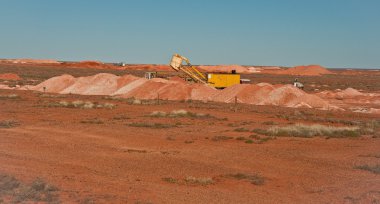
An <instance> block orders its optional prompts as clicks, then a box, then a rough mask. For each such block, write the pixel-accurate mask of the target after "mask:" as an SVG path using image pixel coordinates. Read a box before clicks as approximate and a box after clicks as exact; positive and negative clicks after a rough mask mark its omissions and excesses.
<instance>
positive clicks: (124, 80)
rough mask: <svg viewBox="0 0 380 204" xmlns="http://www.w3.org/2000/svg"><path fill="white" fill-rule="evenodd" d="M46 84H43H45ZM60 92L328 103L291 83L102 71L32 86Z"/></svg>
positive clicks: (280, 103) (287, 104) (279, 103)
mask: <svg viewBox="0 0 380 204" xmlns="http://www.w3.org/2000/svg"><path fill="white" fill-rule="evenodd" d="M44 87H45V88H44ZM31 89H32V90H37V91H47V92H54V93H61V94H68V93H72V94H82V95H116V96H120V97H123V98H130V97H135V98H138V99H156V98H157V97H159V98H160V99H165V100H201V101H216V102H223V103H233V102H234V101H235V97H237V100H238V102H239V103H247V104H255V105H275V106H285V107H307V108H321V109H327V108H328V107H329V104H328V103H327V102H326V101H325V100H323V99H321V98H320V97H318V96H316V95H312V94H307V93H305V92H304V91H302V90H300V89H298V88H296V87H294V86H292V85H271V84H268V83H260V84H257V85H256V84H237V85H234V86H231V87H228V88H226V89H223V90H216V89H214V88H212V87H209V86H207V85H204V84H189V83H186V82H184V81H179V80H176V79H174V80H166V79H161V78H155V79H151V80H147V79H145V78H139V77H135V76H131V75H124V76H121V77H120V76H116V75H113V74H106V73H101V74H97V75H94V76H88V77H79V78H74V77H73V76H70V75H62V76H58V77H53V78H51V79H48V80H46V81H44V82H42V83H41V84H39V85H37V86H34V87H32V88H31Z"/></svg>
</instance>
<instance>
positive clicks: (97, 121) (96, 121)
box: [80, 118, 104, 124]
mask: <svg viewBox="0 0 380 204" xmlns="http://www.w3.org/2000/svg"><path fill="white" fill-rule="evenodd" d="M80 122H81V123H84V124H104V121H103V120H101V119H99V118H89V119H86V120H82V121H80Z"/></svg>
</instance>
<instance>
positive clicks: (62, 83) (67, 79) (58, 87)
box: [29, 74, 76, 93]
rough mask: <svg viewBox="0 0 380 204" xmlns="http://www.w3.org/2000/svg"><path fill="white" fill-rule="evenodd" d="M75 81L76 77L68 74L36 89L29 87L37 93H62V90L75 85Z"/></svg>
mask: <svg viewBox="0 0 380 204" xmlns="http://www.w3.org/2000/svg"><path fill="white" fill-rule="evenodd" d="M75 81H76V78H75V77H73V76H71V75H68V74H64V75H62V76H57V77H53V78H50V79H48V80H46V81H44V82H42V83H40V84H38V85H36V86H34V87H29V89H31V90H36V91H46V92H51V93H61V91H62V90H64V89H65V88H67V87H69V86H71V85H73V84H74V83H75Z"/></svg>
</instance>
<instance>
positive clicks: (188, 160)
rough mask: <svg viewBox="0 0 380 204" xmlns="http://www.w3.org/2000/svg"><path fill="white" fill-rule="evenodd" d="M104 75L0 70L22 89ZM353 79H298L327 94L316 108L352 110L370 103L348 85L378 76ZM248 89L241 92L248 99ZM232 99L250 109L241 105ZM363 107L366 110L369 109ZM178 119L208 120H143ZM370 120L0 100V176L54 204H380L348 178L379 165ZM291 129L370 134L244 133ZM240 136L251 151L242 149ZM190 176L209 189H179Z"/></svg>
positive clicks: (217, 107)
mask: <svg viewBox="0 0 380 204" xmlns="http://www.w3.org/2000/svg"><path fill="white" fill-rule="evenodd" d="M154 66H155V65H150V66H146V67H144V68H142V70H144V71H145V70H146V68H151V67H154ZM139 67H140V66H139ZM140 68H141V67H140ZM105 70H107V69H81V68H74V67H72V68H65V67H61V66H55V67H50V66H37V67H30V66H27V65H17V66H14V65H0V72H1V73H17V74H18V75H20V76H21V77H22V78H23V80H22V81H21V82H23V83H29V82H33V85H36V84H38V83H40V82H42V81H44V80H46V79H48V78H51V77H54V76H59V75H62V74H63V73H69V74H70V75H73V76H75V77H84V76H92V75H94V74H96V73H99V72H105ZM128 71H131V72H128ZM132 71H133V72H132ZM135 71H136V70H123V71H121V70H116V69H115V70H113V69H111V70H108V72H110V73H113V74H117V75H118V76H124V75H125V74H131V73H136V75H139V76H140V77H141V75H142V74H143V73H144V71H136V72H135ZM334 72H336V71H334ZM337 72H338V71H337ZM363 73H364V74H363V75H357V76H354V75H345V76H341V75H339V74H337V75H322V76H308V77H305V78H302V79H303V80H305V81H307V82H308V86H309V87H311V84H313V85H315V88H318V89H323V90H324V91H328V92H323V93H322V95H324V96H323V97H325V98H326V100H332V101H337V102H339V101H341V102H342V103H343V102H344V103H349V104H353V105H355V102H356V101H357V99H360V100H364V101H360V103H366V101H367V100H368V101H369V102H371V101H370V99H371V100H372V99H373V96H370V95H366V94H364V95H361V94H358V93H357V92H356V91H355V90H353V89H346V88H347V87H348V85H349V86H350V87H353V88H355V89H358V90H363V89H365V90H370V91H371V92H376V91H377V92H378V91H379V87H380V86H379V81H380V80H378V77H379V76H380V75H374V74H368V72H363ZM248 76H249V77H252V79H255V81H254V82H255V83H259V82H268V83H271V84H284V83H287V82H288V81H290V82H289V83H291V81H292V79H293V77H292V76H287V75H266V74H261V75H256V74H255V75H248ZM112 77H113V76H111V78H112ZM73 78H74V77H70V76H67V81H69V82H70V81H71V82H73V80H72V79H73ZM88 79H92V81H91V80H89V81H91V82H89V83H96V81H97V78H96V77H92V78H91V77H89V78H88ZM33 80H35V81H33ZM134 80H139V79H137V78H135V77H133V76H130V75H126V76H124V77H120V78H117V80H116V82H115V83H114V84H113V83H111V85H112V86H111V87H114V88H115V90H120V87H121V86H122V85H123V84H126V83H127V82H130V81H134ZM83 81H87V80H83ZM159 81H160V80H158V82H159ZM173 81H176V80H173ZM177 81H178V80H177ZM342 82H345V83H348V84H345V83H342ZM102 83H107V82H102ZM159 83H161V82H159ZM363 84H364V85H363ZM325 85H326V86H325ZM55 88H56V89H64V87H62V84H56V87H55ZM129 88H130V87H129ZM256 88H257V87H256V86H249V90H250V91H253V89H255V90H256ZM266 88H270V86H267V87H266ZM336 88H341V90H340V91H339V90H335V89H336ZM251 89H252V90H251ZM86 91H88V90H86ZM97 91H104V90H97ZM122 91H126V90H122ZM201 91H204V92H207V91H208V90H201ZM321 91H322V90H318V93H320V92H321ZM310 92H311V91H309V90H307V93H310ZM141 94H143V93H141ZM165 94H166V93H165ZM167 94H169V93H167ZM170 94H172V93H170ZM195 94H198V93H195ZM200 94H201V95H203V94H204V93H203V92H202V93H200ZM240 94H241V97H242V98H247V99H250V95H249V94H248V95H246V94H244V93H240ZM357 97H360V98H357ZM366 97H367V98H366ZM368 97H372V98H368ZM250 100H251V99H250ZM373 100H374V101H373V103H377V98H374V99H373ZM74 101H76V103H78V101H83V102H86V101H91V102H92V103H99V104H106V103H107V104H111V105H112V104H113V105H116V106H115V108H113V109H107V108H92V109H84V108H74V107H71V108H69V107H62V106H59V104H65V103H67V102H74ZM371 103H372V102H371ZM375 108H376V107H375ZM181 109H184V110H187V111H190V112H192V113H198V114H209V115H210V116H209V117H162V118H161V117H152V116H150V114H151V113H152V112H155V111H164V112H171V111H173V110H181ZM7 121H11V122H12V121H13V124H14V126H9V125H7V124H8V123H7ZM371 121H377V122H378V123H379V122H380V121H379V117H378V115H376V114H363V113H360V112H352V111H344V112H341V111H322V110H317V109H307V108H285V107H278V106H266V105H260V106H256V105H248V104H241V103H239V104H237V105H236V106H235V105H234V104H233V103H232V104H226V103H216V102H208V103H203V102H198V101H187V102H184V101H183V102H179V101H177V102H175V101H166V100H160V101H156V100H141V101H139V100H137V101H136V100H135V101H134V100H131V99H120V98H112V97H104V96H84V95H74V94H67V95H56V94H52V93H43V92H34V91H21V90H0V176H1V175H11V176H15V177H16V178H17V179H19V180H21V181H23V182H30V181H32V180H34V179H36V178H42V179H43V180H45V181H46V182H47V183H49V184H51V185H54V186H57V187H58V189H59V195H60V200H61V201H62V203H376V202H380V191H379V189H380V177H379V175H378V174H375V173H372V172H369V171H365V170H362V169H358V168H356V167H357V166H362V165H370V166H373V165H379V155H380V150H379V147H380V138H379V128H378V127H375V125H374V124H372V123H371ZM297 123H302V124H323V125H329V126H355V125H357V124H360V123H365V124H368V128H375V133H374V134H373V135H362V136H360V137H352V138H329V137H316V138H297V137H276V138H272V139H269V140H268V141H264V140H261V139H255V138H256V137H259V138H264V139H265V138H266V137H265V136H264V135H261V134H259V133H254V132H253V130H254V129H257V128H260V129H268V128H270V127H272V126H277V125H278V126H285V125H291V124H297ZM157 124H158V125H157ZM371 124H372V125H373V126H371ZM165 125H166V126H165ZM136 126H140V127H136ZM154 127H156V128H154ZM376 128H377V129H376ZM241 137H244V138H245V139H251V140H252V142H253V143H252V144H250V143H246V142H244V140H245V139H244V140H242V139H241ZM238 173H240V174H243V175H256V174H258V175H259V176H260V177H261V178H263V179H264V183H263V184H262V185H254V184H252V183H251V182H250V181H247V180H244V179H236V178H232V177H231V176H228V175H231V174H238ZM191 177H195V178H198V179H201V178H206V181H207V179H209V180H212V181H213V182H212V183H211V184H207V183H205V182H203V185H202V184H200V183H189V182H186V181H185V180H186V178H191ZM204 180H205V179H204ZM0 183H1V182H0ZM1 193H2V192H0V198H1ZM5 201H7V200H5Z"/></svg>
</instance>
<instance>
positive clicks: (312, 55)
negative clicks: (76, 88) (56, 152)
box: [0, 0, 380, 68]
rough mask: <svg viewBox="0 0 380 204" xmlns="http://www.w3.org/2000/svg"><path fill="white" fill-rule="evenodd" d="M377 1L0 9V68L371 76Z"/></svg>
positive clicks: (143, 1)
mask: <svg viewBox="0 0 380 204" xmlns="http://www.w3.org/2000/svg"><path fill="white" fill-rule="evenodd" d="M379 8H380V1H379V0H235V1H234V0H229V1H227V0H224V1H223V0H187V1H185V0H109V1H106V0H102V1H101V0H33V1H32V0H0V26H1V29H0V58H42V59H59V60H69V61H70V60H75V61H76V60H101V61H106V62H120V61H125V62H127V63H154V64H166V63H168V61H169V59H170V57H171V55H172V54H173V53H175V52H178V53H180V54H183V55H184V56H187V57H188V58H190V60H191V61H192V63H193V64H243V65H281V66H294V65H304V64H321V65H323V66H326V67H352V68H380V12H379Z"/></svg>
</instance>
